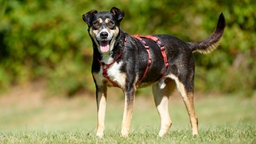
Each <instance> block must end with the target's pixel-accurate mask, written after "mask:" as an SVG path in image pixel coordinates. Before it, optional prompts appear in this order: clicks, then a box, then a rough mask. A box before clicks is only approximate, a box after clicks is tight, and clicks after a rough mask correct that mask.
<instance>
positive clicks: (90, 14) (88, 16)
mask: <svg viewBox="0 0 256 144" xmlns="http://www.w3.org/2000/svg"><path fill="white" fill-rule="evenodd" d="M96 13H97V11H96V10H91V11H89V12H87V13H86V14H83V15H82V18H83V20H84V22H86V23H87V25H88V26H90V25H91V21H92V18H93V16H94V14H96Z"/></svg>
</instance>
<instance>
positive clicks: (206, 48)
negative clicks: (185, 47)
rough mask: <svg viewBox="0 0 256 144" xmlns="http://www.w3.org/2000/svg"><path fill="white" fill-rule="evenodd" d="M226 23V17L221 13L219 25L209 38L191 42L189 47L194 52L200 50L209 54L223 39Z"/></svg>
mask: <svg viewBox="0 0 256 144" xmlns="http://www.w3.org/2000/svg"><path fill="white" fill-rule="evenodd" d="M225 25H226V24H225V18H224V15H223V13H221V14H220V16H219V20H218V24H217V27H216V28H215V30H214V32H213V33H212V34H211V35H210V36H209V37H208V38H206V39H205V40H203V41H201V42H195V43H193V42H189V43H188V44H189V47H190V48H191V49H192V51H193V52H199V53H203V54H208V53H210V52H212V51H213V50H215V49H216V48H217V46H218V44H219V42H220V40H221V37H222V35H223V32H224V28H225Z"/></svg>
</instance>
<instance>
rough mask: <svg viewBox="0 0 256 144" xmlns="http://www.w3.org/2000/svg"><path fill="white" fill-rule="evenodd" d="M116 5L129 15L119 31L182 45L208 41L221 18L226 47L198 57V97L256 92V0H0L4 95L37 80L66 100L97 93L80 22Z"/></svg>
mask: <svg viewBox="0 0 256 144" xmlns="http://www.w3.org/2000/svg"><path fill="white" fill-rule="evenodd" d="M113 6H116V7H118V8H120V9H122V10H124V12H125V17H124V19H123V21H122V24H121V27H122V29H123V30H124V31H126V32H128V33H129V34H141V35H143V34H144V35H146V34H156V33H167V34H171V35H174V36H177V37H179V38H181V39H182V40H184V41H201V40H203V39H204V38H206V37H207V36H209V35H210V33H211V32H212V31H213V30H214V28H215V26H216V23H217V20H218V16H219V14H220V13H221V12H223V13H224V15H225V18H226V23H227V25H226V29H225V33H224V36H223V39H222V41H221V43H220V46H219V47H218V49H217V50H215V51H214V52H213V53H211V54H210V55H207V56H206V55H201V54H195V57H196V76H195V86H196V91H201V92H217V93H240V94H241V96H245V97H250V96H252V95H253V93H254V92H255V89H256V67H255V66H256V44H255V42H256V12H255V8H256V1H255V0H216V1H207V0H205V1H202V0H194V1H190V0H183V1H180V0H159V1H148V2H147V1H145V0H123V1H114V0H104V1H102V0H93V1H92V0H54V1H53V0H52V1H51V0H0V91H5V90H8V89H9V88H10V87H12V86H15V85H22V84H24V83H30V82H34V81H39V80H44V81H46V82H47V88H48V90H49V91H53V92H57V93H64V94H65V95H74V94H76V93H77V92H79V91H81V90H85V91H88V92H92V91H94V84H93V80H92V77H91V74H90V69H91V66H90V65H91V56H92V46H91V40H90V38H89V36H88V34H87V25H86V24H85V23H84V22H83V20H82V18H81V16H82V14H84V13H86V12H87V11H89V10H92V9H97V10H99V11H102V10H104V11H109V10H110V9H111V8H112V7H113Z"/></svg>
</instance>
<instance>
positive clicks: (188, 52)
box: [82, 7, 225, 137]
mask: <svg viewBox="0 0 256 144" xmlns="http://www.w3.org/2000/svg"><path fill="white" fill-rule="evenodd" d="M123 17H124V12H123V11H121V10H120V9H118V8H116V7H113V8H112V9H111V10H110V12H98V11H96V10H92V11H89V12H87V13H86V14H84V15H83V16H82V18H83V20H84V21H85V22H86V23H87V25H88V33H89V35H90V37H91V40H92V44H93V62H92V76H93V79H94V82H95V87H96V100H97V112H98V113H97V116H98V124H97V136H99V137H102V136H103V132H104V127H105V124H104V121H105V111H106V103H107V101H106V100H107V87H108V86H115V87H118V88H121V89H122V90H123V92H124V95H125V104H124V112H123V121H122V129H121V135H122V136H124V137H126V136H128V133H129V128H130V123H131V118H132V112H133V105H134V99H135V93H136V90H137V89H138V88H141V87H145V86H149V85H152V91H153V95H154V101H155V105H156V108H157V110H158V113H159V115H160V119H161V126H160V131H159V136H160V137H162V136H164V135H165V134H166V133H167V132H168V130H169V128H170V126H171V125H172V121H171V118H170V116H169V111H168V99H169V96H170V94H171V92H172V91H173V89H174V88H175V85H176V87H177V89H178V91H179V92H180V94H181V96H182V98H183V101H184V103H185V105H186V108H187V111H188V115H189V118H190V123H191V127H192V134H193V135H197V134H198V121H197V117H196V113H195V108H194V75H195V63H194V57H193V52H199V53H203V54H207V53H210V52H211V51H213V50H214V49H215V48H216V47H217V45H218V44H219V42H220V40H221V37H222V35H223V32H224V28H225V19H224V16H223V14H220V16H219V20H218V24H217V27H216V28H215V30H214V32H213V33H212V34H211V35H210V36H209V37H208V38H206V39H205V40H203V41H201V42H184V41H182V40H180V39H178V38H176V37H174V36H171V35H167V34H157V35H148V36H139V35H135V36H132V35H129V34H128V33H126V32H124V31H122V29H121V28H120V23H121V21H122V19H123Z"/></svg>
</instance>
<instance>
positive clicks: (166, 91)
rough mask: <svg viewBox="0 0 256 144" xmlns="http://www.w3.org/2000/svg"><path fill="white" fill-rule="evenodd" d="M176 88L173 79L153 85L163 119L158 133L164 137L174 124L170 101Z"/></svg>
mask: <svg viewBox="0 0 256 144" xmlns="http://www.w3.org/2000/svg"><path fill="white" fill-rule="evenodd" d="M174 88H175V84H174V82H173V80H171V79H165V80H161V81H160V82H159V83H157V84H155V85H153V86H152V91H153V95H154V101H155V105H156V108H157V110H158V113H159V115H160V119H161V128H160V131H159V134H158V135H159V136H160V137H163V136H164V135H165V134H166V133H167V132H168V130H169V128H170V127H171V125H172V121H171V118H170V116H169V110H168V101H169V96H170V94H171V92H172V91H173V89H174Z"/></svg>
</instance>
